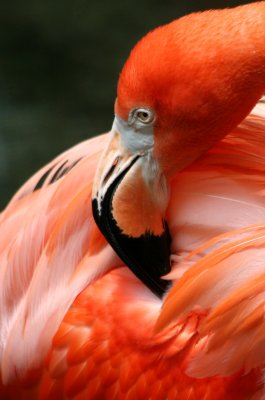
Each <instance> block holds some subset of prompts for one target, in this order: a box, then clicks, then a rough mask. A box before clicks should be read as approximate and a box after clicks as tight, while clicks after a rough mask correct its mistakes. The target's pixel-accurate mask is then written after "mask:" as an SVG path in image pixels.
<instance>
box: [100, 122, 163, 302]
mask: <svg viewBox="0 0 265 400" xmlns="http://www.w3.org/2000/svg"><path fill="white" fill-rule="evenodd" d="M118 122H119V121H118ZM122 128H123V127H122V126H121V124H118V123H117V118H116V120H115V122H114V125H113V129H112V132H111V140H110V143H109V146H108V147H107V149H106V151H105V152H104V154H103V156H102V159H101V161H100V163H99V166H98V170H97V173H96V177H95V182H94V189H93V201H92V208H93V215H94V219H95V221H96V223H97V225H98V227H99V229H100V230H101V232H102V233H103V235H104V236H105V238H106V239H107V241H108V242H109V244H110V245H111V246H112V247H113V249H114V250H115V251H116V253H117V254H118V255H119V257H120V258H121V259H122V260H123V261H124V263H125V264H126V265H127V266H128V267H129V268H130V269H131V270H132V272H133V273H134V274H135V275H136V276H137V277H138V278H139V279H140V280H141V281H142V282H143V283H144V284H145V285H146V286H148V287H149V288H150V289H151V290H152V291H153V292H154V293H155V294H156V295H157V296H159V297H160V296H162V295H163V293H164V292H165V290H166V289H167V288H168V286H169V285H170V282H169V281H166V280H163V279H161V276H162V275H165V274H167V273H168V272H170V234H169V230H168V227H167V223H166V221H165V219H164V213H165V208H166V205H167V200H168V187H167V183H166V180H165V177H164V176H163V175H162V174H161V172H160V169H159V166H158V164H157V162H156V160H155V159H154V157H153V152H152V146H150V147H149V146H145V148H143V150H141V149H134V151H132V150H131V149H130V150H128V149H126V148H125V146H124V143H123V142H124V141H123V140H122V136H121V133H120V132H119V130H122ZM127 133H128V132H127ZM143 147H144V146H143Z"/></svg>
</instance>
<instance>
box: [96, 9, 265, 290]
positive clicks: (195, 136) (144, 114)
mask: <svg viewBox="0 0 265 400" xmlns="http://www.w3.org/2000/svg"><path fill="white" fill-rule="evenodd" d="M264 27H265V2H259V3H253V4H249V5H245V6H241V7H238V8H234V9H226V10H219V11H218V10H212V11H207V12H204V13H197V14H191V15H189V16H186V17H183V18H181V19H179V20H176V21H174V22H172V23H170V24H168V25H165V26H162V27H160V28H157V29H155V30H154V31H152V32H150V33H149V34H148V35H146V36H145V37H144V38H143V39H142V40H141V41H140V42H139V43H138V44H137V45H136V46H135V48H134V49H133V50H132V52H131V54H130V56H129V58H128V60H127V62H126V63H125V66H124V68H123V70H122V72H121V76H120V79H119V83H118V96H117V100H116V104H115V119H114V123H113V128H112V132H111V140H110V143H109V146H108V148H107V150H106V151H105V153H104V155H103V157H102V160H101V163H100V165H99V168H98V172H97V176H96V179H95V185H94V201H93V209H94V215H95V219H96V221H97V223H98V225H99V227H100V228H101V230H102V232H103V233H104V234H105V236H106V237H107V239H108V240H109V242H110V243H111V245H112V246H113V247H114V249H115V250H116V251H117V253H118V254H119V255H120V257H121V258H122V259H123V260H124V261H125V262H126V264H127V265H128V266H130V268H131V269H132V270H133V271H134V272H135V273H136V275H137V276H139V277H140V278H141V279H142V280H143V281H144V282H145V283H146V284H147V285H148V286H149V287H150V288H151V289H152V290H153V291H154V292H155V293H157V294H161V293H163V291H164V290H165V287H166V284H164V283H163V281H162V280H161V279H160V276H161V275H163V274H165V273H166V272H168V271H169V269H170V263H169V254H170V247H169V233H168V230H167V226H166V223H165V220H164V216H165V210H166V207H167V204H168V197H169V192H168V190H167V188H168V179H169V178H170V176H172V175H173V174H175V173H176V172H177V171H179V170H181V169H182V168H184V167H185V166H187V165H188V164H190V163H191V162H192V161H194V160H195V159H196V158H198V157H199V156H200V155H202V154H203V153H204V152H205V151H207V150H208V149H209V148H210V147H211V146H213V144H214V143H215V142H216V141H218V140H220V139H221V138H222V137H224V136H225V135H226V134H227V133H228V132H229V131H230V130H231V129H233V128H234V127H235V126H236V125H237V124H238V123H239V122H240V121H241V120H242V119H243V118H244V117H245V116H246V115H247V114H248V113H249V111H250V110H251V108H252V107H253V106H254V105H255V103H256V102H257V101H258V99H259V97H260V96H261V95H262V93H263V91H264V90H265V29H264Z"/></svg>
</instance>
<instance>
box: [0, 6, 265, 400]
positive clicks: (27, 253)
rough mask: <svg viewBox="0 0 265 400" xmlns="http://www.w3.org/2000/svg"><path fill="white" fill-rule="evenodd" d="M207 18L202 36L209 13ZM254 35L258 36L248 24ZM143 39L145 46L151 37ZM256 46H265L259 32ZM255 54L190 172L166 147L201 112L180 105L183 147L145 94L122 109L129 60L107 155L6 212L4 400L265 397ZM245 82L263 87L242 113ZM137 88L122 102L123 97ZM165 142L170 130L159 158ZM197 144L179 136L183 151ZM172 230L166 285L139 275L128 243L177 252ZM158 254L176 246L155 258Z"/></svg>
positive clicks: (31, 187) (197, 125)
mask: <svg viewBox="0 0 265 400" xmlns="http://www.w3.org/2000/svg"><path fill="white" fill-rule="evenodd" d="M257 9H259V10H261V11H262V12H264V5H263V4H262V3H257V4H256V5H254V6H253V13H252V12H251V13H250V14H251V17H250V20H251V19H252V17H253V15H254V16H256V17H257V15H258V21H259V23H260V17H259V13H257ZM236 10H241V8H240V9H236ZM242 10H247V11H248V12H249V11H251V6H246V8H244V7H243V8H242ZM234 13H235V14H234ZM239 14H240V15H241V11H239ZM209 15H210V14H209ZM216 15H217V14H216ZM222 15H225V14H222ZM230 15H231V16H232V15H236V11H235V12H233V11H228V20H229V21H230ZM242 15H243V17H244V16H245V15H246V14H245V11H242ZM193 18H195V20H196V17H191V19H192V20H193ZM198 18H199V19H198V21H200V22H199V26H200V24H201V21H204V17H202V19H201V17H200V16H199V17H198ZM231 18H232V17H231ZM253 18H254V17H253ZM187 21H189V19H187ZM247 21H249V20H248V19H247ZM184 24H186V22H185V20H184ZM179 26H180V27H182V22H180V25H179ZM231 26H232V27H234V25H233V24H232V25H231ZM245 26H246V27H249V26H251V30H250V31H251V35H250V36H251V37H252V39H253V36H254V39H253V40H255V35H254V34H253V30H252V25H251V24H250V25H249V24H248V22H246V25H245ZM165 29H166V30H167V29H168V28H165ZM181 29H182V28H181ZM233 29H234V28H233ZM161 32H163V30H161ZM154 35H156V33H154ZM147 38H148V36H147ZM151 38H152V35H151ZM240 38H241V35H240ZM252 39H251V40H252ZM147 40H149V39H147ZM233 40H234V38H233ZM143 43H144V44H143ZM143 43H142V44H141V43H140V45H139V46H140V49H141V46H142V45H143V46H145V43H148V41H147V42H143ZM150 43H151V42H150ZM257 43H258V44H257V48H256V49H258V50H259V51H260V46H261V41H260V40H259V37H258V39H257ZM248 45H249V42H248V41H247V47H248ZM262 46H263V48H264V42H263V44H262ZM258 50H257V51H258ZM159 51H160V50H159ZM135 54H136V56H137V54H141V50H140V53H137V50H135V52H134V53H132V56H131V57H135ZM244 54H247V53H244ZM253 54H254V55H253ZM253 54H252V56H253V57H254V61H253V63H252V61H251V60H252V59H251V60H250V61H251V62H250V61H249V63H247V64H245V65H247V66H248V67H249V68H251V69H252V72H253V74H254V75H255V76H254V77H252V75H251V73H250V72H251V71H250V70H248V69H247V75H245V74H244V73H242V74H241V75H242V76H243V78H242V79H243V80H242V81H241V80H240V79H241V78H240V77H241V75H240V69H238V74H239V75H238V76H237V81H236V84H235V85H234V86H233V85H232V86H230V85H229V84H228V83H227V82H226V84H227V86H226V87H227V90H228V92H227V93H231V92H230V90H231V88H232V89H233V90H234V91H235V95H234V97H233V99H234V101H232V103H229V104H228V109H227V110H226V108H225V103H226V96H224V98H222V99H219V100H218V101H217V103H216V102H215V101H214V104H215V105H216V104H217V105H218V104H219V106H220V107H219V111H220V110H226V112H225V113H224V114H223V115H222V118H223V119H224V121H222V122H221V123H220V124H219V123H217V125H216V126H214V128H213V132H215V133H216V137H215V138H214V139H212V138H210V139H209V142H210V145H209V143H208V144H207V143H203V145H202V146H199V147H198V148H197V150H196V151H199V153H198V154H197V153H196V157H195V155H194V148H195V147H194V148H192V150H191V153H192V154H191V156H188V159H189V160H188V161H190V162H188V163H187V165H186V168H184V165H183V164H182V161H181V163H180V164H181V166H182V168H180V165H178V169H177V170H175V173H173V172H172V171H173V170H174V168H176V164H178V162H177V163H175V162H174V163H173V164H174V165H173V166H172V163H168V161H170V157H171V156H172V149H171V148H170V149H169V151H170V154H169V157H168V161H166V158H165V155H163V154H162V150H161V148H163V149H164V150H165V153H166V152H167V150H166V147H167V146H168V142H169V141H170V140H171V139H172V140H173V139H174V140H173V142H171V145H173V144H174V145H175V149H177V150H176V151H178V152H179V151H180V150H181V148H179V138H181V134H182V133H183V127H184V126H186V127H187V126H188V125H187V120H186V122H185V123H183V121H184V120H185V118H186V117H187V118H188V120H189V121H190V117H191V111H190V110H193V107H194V104H190V103H189V102H188V103H187V102H186V103H185V102H184V103H185V104H186V110H189V111H188V113H187V114H185V113H184V114H185V118H184V119H183V120H182V123H180V125H178V124H176V123H175V122H176V121H175V122H174V124H173V125H168V127H171V128H172V127H173V126H174V128H175V136H174V135H173V131H170V132H169V131H166V130H164V131H163V130H162V131H161V127H162V125H163V124H169V122H168V120H171V123H172V118H169V119H167V120H166V119H164V118H162V119H161V114H160V111H161V110H162V111H163V110H164V108H163V107H161V105H160V106H159V107H158V106H157V105H156V104H151V103H148V96H147V95H146V97H145V99H144V100H143V99H141V102H142V101H146V102H147V103H145V104H144V103H141V104H140V105H141V107H140V106H139V104H138V105H137V108H136V109H135V108H133V109H131V110H129V114H128V112H127V111H128V108H129V109H130V107H131V103H130V101H131V102H132V103H133V101H135V98H137V99H138V97H137V96H138V95H139V92H138V90H137V86H133V88H132V87H131V81H130V79H129V78H128V80H126V79H125V77H126V75H127V74H129V75H130V74H131V73H132V70H133V69H132V61H131V60H132V59H133V58H129V61H128V64H127V66H125V70H124V71H123V73H122V75H121V81H120V84H119V90H118V100H117V102H116V110H117V111H116V112H117V115H116V119H115V122H114V125H113V128H112V131H111V140H110V141H109V145H108V147H107V150H105V151H103V149H104V148H105V144H106V140H107V135H102V136H100V137H98V138H95V139H92V140H89V141H86V142H83V143H81V144H79V145H77V146H75V147H74V148H72V149H70V150H68V151H66V152H65V153H63V154H62V155H60V156H59V157H57V158H56V159H55V160H53V161H52V162H51V163H50V164H48V165H47V166H46V167H44V168H43V169H42V170H40V171H39V172H37V173H36V174H35V175H34V176H33V177H32V178H31V179H30V180H29V181H28V182H26V183H25V185H24V186H22V188H21V189H20V190H19V191H18V193H17V194H16V195H15V196H14V198H13V199H12V200H11V202H10V204H9V205H8V206H7V208H6V210H4V211H3V213H2V214H1V216H0V236H1V243H0V265H1V268H0V377H1V380H0V398H1V399H5V400H12V399H17V398H20V399H27V400H28V399H34V400H35V399H36V400H52V399H75V400H85V399H135V398H138V399H147V398H150V399H153V400H158V399H165V398H167V399H176V398H178V399H180V400H182V399H183V400H186V399H189V400H193V399H194V400H195V399H204V400H207V399H208V400H212V399H215V400H225V399H235V400H237V399H239V400H245V399H251V400H259V399H263V398H265V387H264V384H265V375H264V367H265V366H264V360H265V337H264V332H265V329H264V328H265V326H264V325H265V322H264V320H265V319H264V305H265V295H264V293H265V269H264V257H265V240H264V238H265V228H264V222H263V221H264V217H265V203H264V195H265V192H264V184H265V162H264V160H265V150H264V149H265V147H264V135H265V106H264V100H263V101H261V102H260V103H259V104H258V105H257V106H256V107H255V108H254V110H252V112H251V114H250V115H249V116H246V114H247V112H248V111H249V108H250V105H251V104H252V103H253V102H254V103H255V101H256V100H257V99H258V96H259V95H260V93H261V87H263V88H264V86H265V85H264V82H263V84H258V83H256V81H257V76H259V75H260V74H261V73H263V72H264V69H265V60H264V57H263V56H260V55H259V54H258V55H257V53H255V52H254V53H253ZM249 57H251V55H250V56H249ZM184 58H185V57H184ZM217 58H218V57H217ZM215 61H216V60H215ZM219 61H220V59H219ZM258 62H259V64H258ZM195 64H196V63H195ZM223 64H224V65H225V70H226V65H227V64H226V62H225V61H224V63H221V67H220V68H221V72H222V71H223V70H222V67H223ZM128 66H129V67H128ZM128 71H129V72H128ZM135 71H136V72H137V68H136V69H135ZM135 71H134V72H135ZM229 71H230V69H229ZM230 72H231V71H230ZM230 72H229V73H230ZM232 72H233V71H232ZM204 75H205V74H204ZM236 75H237V74H236ZM226 77H227V79H228V76H227V75H226ZM232 77H233V76H232ZM246 77H247V78H246ZM230 78H231V77H230ZM230 78H229V79H230ZM229 79H228V81H229ZM231 79H232V78H231ZM124 82H125V83H124ZM128 82H129V83H128ZM247 82H250V83H251V82H254V83H255V85H254V86H255V87H254V88H252V89H251V90H253V93H252V94H251V95H250V96H249V97H247V100H246V101H245V102H244V98H242V104H243V105H242V107H241V105H240V102H239V99H240V96H242V90H243V89H244V90H245V87H246V83H247ZM127 83H128V85H127ZM241 84H242V85H241ZM209 85H210V82H209ZM209 85H208V84H207V85H206V86H207V87H208V88H207V93H208V94H209V93H210V92H208V89H209ZM132 89H133V90H134V91H133V95H132V96H130V97H129V100H128V98H127V97H126V95H125V92H126V93H128V91H130V90H132ZM209 90H210V89H209ZM251 90H250V91H251ZM188 92H189V90H188V91H187V92H186V94H187V93H188ZM221 92H222V91H221ZM221 92H220V93H221ZM183 93H185V91H184V92H183ZM202 93H203V95H202V98H204V99H205V97H204V95H205V92H204V91H203V90H202ZM220 93H219V94H220ZM188 94H189V93H188ZM211 94H212V92H211ZM215 94H216V93H215ZM140 95H141V96H142V92H140ZM148 95H149V96H150V93H149V94H148ZM134 96H136V97H134ZM188 97H189V96H188ZM217 97H218V96H217ZM217 97H215V100H216V99H217ZM161 99H162V100H161V104H162V103H163V101H164V99H163V96H162V97H161ZM138 100H139V99H138ZM138 100H137V101H138ZM186 100H187V99H186ZM197 100H198V101H201V100H202V99H201V98H199V99H195V103H196V104H197V105H198V102H197ZM139 101H140V100H139ZM177 101H179V100H178V99H177ZM182 102H183V98H182ZM184 103H183V104H182V105H183V109H185V107H184ZM254 103H253V104H252V105H253V106H254ZM133 104H134V103H133ZM172 104H173V103H172ZM206 104H208V105H209V104H210V103H208V100H207V101H206ZM231 104H232V105H233V107H232V111H233V112H232V111H231V110H230V106H231ZM157 107H158V108H157ZM206 109H207V110H206V114H204V113H203V112H202V113H201V114H199V116H198V118H193V121H194V124H190V125H189V126H190V130H191V131H192V129H193V128H194V130H193V131H192V132H191V136H190V137H191V139H192V140H193V139H194V137H195V136H194V135H195V132H197V133H198V134H199V138H200V141H201V140H202V139H204V140H207V135H209V127H208V126H207V127H206V128H207V129H205V136H202V133H203V131H202V130H201V128H202V126H203V125H202V123H204V122H205V118H206V116H208V117H209V118H210V119H208V120H209V124H210V125H211V123H213V121H216V120H217V122H218V120H219V119H220V116H219V115H218V116H217V117H215V116H213V117H212V116H211V115H212V111H213V109H212V108H210V109H209V108H208V106H207V107H206ZM167 110H168V109H167ZM209 110H210V112H209ZM234 110H236V116H234ZM169 114H170V113H169ZM164 116H165V115H164ZM169 116H170V115H169ZM245 116H246V119H244V121H243V122H242V123H241V125H239V126H237V123H238V122H239V120H241V119H242V118H243V117H245ZM171 117H172V115H171ZM126 118H127V119H128V120H127V119H126ZM216 118H217V119H216ZM227 130H228V131H229V133H228V132H227ZM136 132H137V135H136V136H135V133H136ZM161 132H164V133H165V134H167V132H169V133H168V136H167V143H166V147H165V146H162V145H161V148H160V147H159V145H158V143H159V142H161V139H157V138H158V137H160V136H159V135H161ZM176 135H177V138H178V140H177V142H176ZM214 136H215V135H214ZM132 137H133V138H135V141H132V140H131V138H132ZM217 137H218V140H217ZM186 140H187V142H186ZM188 142H189V138H187V139H186V138H184V137H182V139H181V140H180V143H181V144H183V149H184V152H183V154H184V155H185V154H187V153H186V151H188V148H189V147H188ZM168 148H169V146H168ZM102 154H103V155H102ZM177 154H180V153H177ZM183 154H180V155H179V156H178V157H176V158H177V159H178V160H180V158H183ZM189 157H190V158H189ZM100 158H101V161H100V162H99V166H97V165H98V160H99V159H100ZM191 160H192V161H193V163H191ZM169 164H170V165H169ZM96 169H97V172H96ZM95 175H96V178H95ZM132 184H133V185H132ZM93 185H94V189H93ZM169 186H170V192H169V191H168V187H169ZM132 188H133V189H134V191H133V192H132ZM132 193H135V197H134V198H133V199H132V201H131V202H127V203H126V202H125V201H124V199H126V198H129V197H128V196H130V194H132ZM154 193H155V194H156V195H157V196H154ZM106 198H107V200H106V201H105V199H106ZM92 199H93V201H94V203H93V211H92V208H91V201H92ZM135 199H137V201H135ZM146 202H147V203H146ZM145 204H148V205H149V208H148V210H147V211H146V210H145V207H144V205H145ZM106 205H107V207H108V208H107V211H106V210H105V208H104V207H106ZM127 206H128V207H127ZM150 210H151V211H150ZM133 211H134V212H136V213H137V218H135V220H134V219H133V218H132V215H133V214H132V212H133ZM93 213H94V217H95V220H96V222H97V224H98V225H99V227H100V229H101V230H102V231H103V234H104V236H105V237H106V238H107V240H108V241H109V242H110V244H111V246H112V247H111V246H110V245H109V243H108V241H107V240H106V239H105V237H104V236H103V235H102V234H101V232H100V231H99V229H98V227H97V225H96V223H95V221H94V219H93ZM104 218H107V223H108V225H106V226H107V228H106V226H104ZM135 221H137V222H135ZM165 221H167V225H166V223H165ZM166 226H168V230H169V232H170V236H171V244H170V263H168V260H166V261H165V262H166V267H165V270H166V271H167V270H168V267H170V270H171V271H170V272H169V273H167V275H166V276H163V277H161V273H160V272H161V271H163V262H162V263H160V261H161V260H159V263H160V264H159V268H160V267H161V271H159V273H157V271H155V270H154V268H152V266H151V267H150V269H149V270H148V271H145V270H144V271H141V267H143V268H144V267H145V266H146V265H147V264H146V263H147V261H148V253H147V254H146V253H145V252H144V251H143V253H145V254H140V253H139V254H136V255H135V254H134V253H133V252H130V243H132V242H133V243H135V240H138V239H139V240H138V243H139V242H141V240H142V239H143V243H146V238H147V239H148V240H149V241H150V240H153V239H154V238H155V240H157V243H159V246H160V247H159V249H162V250H163V251H164V250H168V249H167V248H166V242H165V239H168V238H166V237H165V231H166V229H167V228H166ZM113 227H114V228H115V229H114V230H113V231H112V229H113ZM126 235H127V236H126ZM121 238H122V240H123V241H121ZM124 238H126V242H125V239H124ZM121 243H126V245H128V248H126V251H124V249H121V248H120V246H121ZM141 243H142V242H141ZM142 248H143V249H144V247H142ZM114 250H115V251H114ZM127 250H128V254H127ZM116 251H117V252H118V254H119V255H120V257H121V258H119V257H118V256H117V254H116ZM158 254H160V253H159V252H158ZM164 256H165V257H167V251H165V252H164V253H163V254H162V257H161V258H162V261H163V260H164ZM126 257H128V258H126ZM146 257H147V258H146ZM124 259H128V264H127V263H126V262H125V261H124ZM141 262H142V263H143V264H141ZM128 267H130V268H131V270H132V271H131V270H130V269H129V268H128ZM164 281H166V284H164V283H163V282H164ZM167 281H170V282H171V283H170V284H168V283H167ZM170 286H171V287H170ZM150 289H151V290H150ZM164 292H166V293H165V294H164Z"/></svg>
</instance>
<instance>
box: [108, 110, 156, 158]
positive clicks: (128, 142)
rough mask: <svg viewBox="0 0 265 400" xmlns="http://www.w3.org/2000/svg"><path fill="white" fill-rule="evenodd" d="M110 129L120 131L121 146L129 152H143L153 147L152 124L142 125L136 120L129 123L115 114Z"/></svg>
mask: <svg viewBox="0 0 265 400" xmlns="http://www.w3.org/2000/svg"><path fill="white" fill-rule="evenodd" d="M112 131H114V132H115V131H116V132H119V133H120V135H121V145H122V147H123V148H124V149H125V150H127V151H128V152H129V153H131V154H135V153H144V152H146V151H148V150H151V149H153V147H154V130H153V124H148V125H144V124H142V123H140V122H137V121H135V122H133V123H132V124H129V123H128V122H127V121H124V120H122V119H121V118H119V117H117V116H116V117H115V118H114V121H113V126H112Z"/></svg>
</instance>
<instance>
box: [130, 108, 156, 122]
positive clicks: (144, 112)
mask: <svg viewBox="0 0 265 400" xmlns="http://www.w3.org/2000/svg"><path fill="white" fill-rule="evenodd" d="M130 114H131V115H130V117H129V121H130V124H133V123H135V122H140V123H141V124H144V125H149V124H151V123H152V122H153V121H154V113H153V111H152V110H149V109H148V108H137V109H134V110H132V112H131V113H130Z"/></svg>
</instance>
